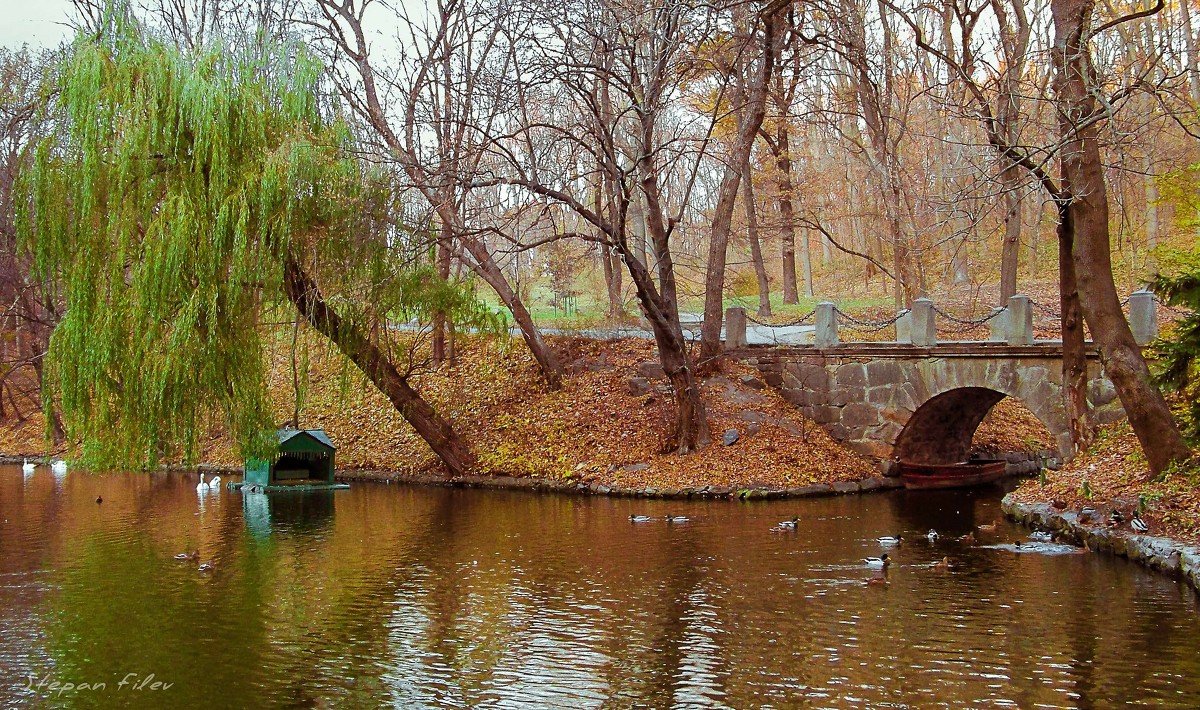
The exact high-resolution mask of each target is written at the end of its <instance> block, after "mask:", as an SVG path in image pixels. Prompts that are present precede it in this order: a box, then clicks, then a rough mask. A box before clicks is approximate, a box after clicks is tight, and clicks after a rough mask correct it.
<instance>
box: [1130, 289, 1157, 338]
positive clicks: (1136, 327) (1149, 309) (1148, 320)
mask: <svg viewBox="0 0 1200 710" xmlns="http://www.w3.org/2000/svg"><path fill="white" fill-rule="evenodd" d="M1129 327H1130V329H1131V330H1133V339H1134V341H1136V342H1137V344H1138V345H1146V344H1148V343H1149V342H1150V341H1152V340H1154V339H1155V338H1157V337H1158V309H1157V308H1156V307H1155V305H1154V294H1153V293H1150V292H1149V291H1147V290H1146V289H1140V290H1138V291H1134V292H1133V293H1131V294H1129Z"/></svg>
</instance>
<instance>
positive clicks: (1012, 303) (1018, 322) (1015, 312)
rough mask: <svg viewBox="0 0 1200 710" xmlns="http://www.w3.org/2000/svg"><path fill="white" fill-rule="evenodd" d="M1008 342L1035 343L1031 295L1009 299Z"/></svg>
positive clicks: (1016, 343)
mask: <svg viewBox="0 0 1200 710" xmlns="http://www.w3.org/2000/svg"><path fill="white" fill-rule="evenodd" d="M1007 320H1008V338H1007V340H1008V344H1009V345H1033V305H1032V304H1031V303H1030V302H1029V296H1021V295H1017V296H1011V297H1009V299H1008V318H1007Z"/></svg>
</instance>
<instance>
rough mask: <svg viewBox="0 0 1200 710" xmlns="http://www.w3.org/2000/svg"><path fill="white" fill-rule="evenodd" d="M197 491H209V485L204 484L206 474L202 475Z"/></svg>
mask: <svg viewBox="0 0 1200 710" xmlns="http://www.w3.org/2000/svg"><path fill="white" fill-rule="evenodd" d="M196 490H197V491H206V490H208V484H207V483H205V482H204V474H203V473H202V474H200V482H199V483H197V484H196Z"/></svg>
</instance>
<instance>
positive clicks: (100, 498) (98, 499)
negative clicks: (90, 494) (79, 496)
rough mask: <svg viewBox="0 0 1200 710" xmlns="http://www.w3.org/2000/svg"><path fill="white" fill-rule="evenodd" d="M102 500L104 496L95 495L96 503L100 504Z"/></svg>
mask: <svg viewBox="0 0 1200 710" xmlns="http://www.w3.org/2000/svg"><path fill="white" fill-rule="evenodd" d="M103 502H104V498H103V497H102V496H96V505H100V504H101V503H103Z"/></svg>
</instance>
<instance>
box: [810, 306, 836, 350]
mask: <svg viewBox="0 0 1200 710" xmlns="http://www.w3.org/2000/svg"><path fill="white" fill-rule="evenodd" d="M813 344H814V345H816V346H817V347H818V348H832V347H834V346H835V345H837V344H838V322H837V311H836V309H835V307H834V305H833V304H832V303H830V302H829V301H821V302H820V303H818V304H817V329H816V331H815V332H814V333H813Z"/></svg>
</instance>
